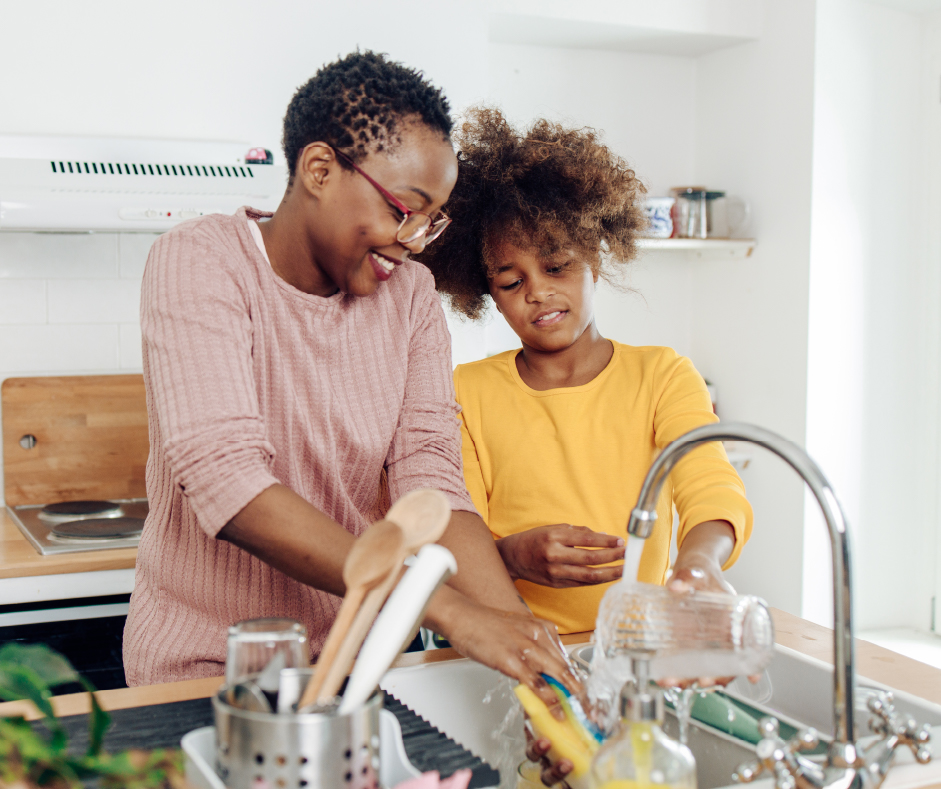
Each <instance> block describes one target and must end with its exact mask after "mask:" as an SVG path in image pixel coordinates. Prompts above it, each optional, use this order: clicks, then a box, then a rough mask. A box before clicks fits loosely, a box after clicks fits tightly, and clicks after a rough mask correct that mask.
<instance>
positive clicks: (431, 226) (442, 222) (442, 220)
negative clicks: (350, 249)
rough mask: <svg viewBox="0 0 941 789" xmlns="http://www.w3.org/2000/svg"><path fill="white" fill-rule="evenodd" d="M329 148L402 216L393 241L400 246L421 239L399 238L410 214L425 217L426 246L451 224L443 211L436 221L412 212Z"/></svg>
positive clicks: (339, 153) (341, 154)
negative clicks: (426, 220) (426, 225)
mask: <svg viewBox="0 0 941 789" xmlns="http://www.w3.org/2000/svg"><path fill="white" fill-rule="evenodd" d="M330 148H331V149H332V150H333V152H334V153H335V154H336V155H337V157H338V158H340V159H342V160H343V161H344V162H346V163H347V164H348V165H349V166H350V167H352V168H353V169H354V170H355V171H356V172H358V173H359V174H360V175H361V176H363V178H365V179H366V180H367V181H369V184H370V186H372V187H373V188H374V189H375V190H376V191H377V192H379V194H381V195H382V196H383V197H384V198H385V199H386V200H388V201H389V202H390V203H392V205H393V207H394V208H395V209H396V210H397V211H399V212H400V213H401V214H402V215H403V216H402V221H401V222H399V227H398V229H397V230H396V231H395V240H396V241H398V242H399V243H400V244H412V243H414V242H415V241H418V239H419V238H421V237H422V236H415V238H413V239H410V240H409V241H402V240H401V239H400V238H399V232H400V231H401V230H402V228H403V227H405V223H406V222H408V219H409V217H410V216H411V215H412V214H418V215H419V216H424V217H427V219H428V227H427V228H425V232H424V238H425V244H426V245H427V244H430V243H431V242H432V241H434V240H435V239H436V238H438V236H440V235H441V234H442V233H443V232H444V231H445V229H446V228H447V226H448V225H450V224H451V217H449V216H448V215H447V214H446V213H444V211H439V212H438V219H434V218H433V217H432V216H431V215H430V214H426V213H425V212H424V211H413V210H412V209H411V208H409V207H408V206H407V205H405V203H403V202H402V201H401V200H399V198H397V197H396V196H395V195H394V194H392V192H390V191H389V190H388V189H386V188H385V187H384V186H383V185H382V184H380V183H379V182H378V181H376V180H375V179H374V178H373V177H372V176H370V175H369V174H368V173H367V172H365V171H364V170H363V169H361V168H360V167H358V166H357V165H356V162H354V161H353V160H352V159H351V158H350V157H349V156H348V155H347V154H345V153H343V151H341V150H339V149H338V148H334V147H333V146H332V145H331V146H330ZM436 229H437V230H436ZM433 230H436V232H435V233H434V235H432V234H431V231H433Z"/></svg>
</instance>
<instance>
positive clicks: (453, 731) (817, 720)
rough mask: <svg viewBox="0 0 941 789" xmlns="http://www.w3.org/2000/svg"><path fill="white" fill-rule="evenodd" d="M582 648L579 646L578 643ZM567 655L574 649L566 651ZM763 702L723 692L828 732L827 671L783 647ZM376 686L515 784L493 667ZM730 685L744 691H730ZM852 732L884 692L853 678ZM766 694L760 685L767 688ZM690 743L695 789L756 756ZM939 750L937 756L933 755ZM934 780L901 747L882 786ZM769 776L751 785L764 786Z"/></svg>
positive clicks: (505, 714)
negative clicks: (854, 707) (875, 694)
mask: <svg viewBox="0 0 941 789" xmlns="http://www.w3.org/2000/svg"><path fill="white" fill-rule="evenodd" d="M582 648H584V645H582ZM571 649H572V650H575V649H579V647H572V648H571ZM768 679H770V685H771V688H770V697H768V694H767V693H766V694H765V698H766V700H764V701H763V702H761V703H759V702H757V701H754V700H752V699H750V698H749V696H750V695H752V694H751V692H750V689H749V688H748V687H747V686H743V685H741V684H736V685H734V686H733V687H732V688H731V689H730V690H728V691H727V692H728V695H729V696H731V697H733V698H736V699H739V700H741V701H743V702H744V703H745V704H747V705H749V706H751V707H753V708H755V709H757V710H759V711H760V712H763V713H766V714H769V715H775V716H777V717H778V718H779V719H780V720H781V721H782V723H790V724H792V725H794V726H796V727H802V726H813V727H814V728H816V729H817V730H818V731H819V732H820V733H821V735H822V738H823V739H826V738H827V737H828V736H829V734H830V732H832V729H833V704H832V693H833V669H832V667H831V666H830V665H829V664H827V663H824V662H822V661H819V660H815V659H814V658H810V657H807V656H805V655H802V654H800V653H799V652H796V651H794V650H792V649H788V648H787V647H782V646H776V647H775V654H774V658H773V660H772V662H771V665H770V666H769V667H768ZM381 686H382V688H383V689H384V690H386V691H387V692H388V693H390V694H391V695H393V696H395V697H396V698H397V699H399V701H401V702H402V703H403V704H405V705H406V706H408V707H410V708H411V709H412V710H413V711H414V712H416V713H418V714H419V715H421V716H422V717H423V718H425V720H427V721H428V722H429V723H431V724H432V725H434V726H436V727H437V728H438V729H440V730H441V731H443V732H444V733H445V734H447V735H448V736H450V737H451V738H453V739H454V740H456V741H457V742H459V743H460V744H461V745H463V746H464V747H465V748H467V749H468V750H470V751H472V752H473V753H474V754H476V755H477V756H479V757H481V758H482V759H484V760H485V761H486V762H488V763H489V764H491V765H492V766H493V767H495V768H497V769H498V770H500V771H501V776H503V777H502V783H501V786H503V787H515V785H516V782H515V766H516V765H517V764H518V763H519V762H520V761H521V760H522V759H523V750H524V747H525V746H524V739H523V733H522V713H521V712H520V710H519V707H518V705H517V704H516V699H515V696H514V695H513V693H512V684H511V683H510V681H509V680H507V679H506V678H504V677H502V676H501V675H500V674H498V673H497V672H495V671H493V670H492V669H488V668H486V667H485V666H482V665H480V664H479V663H475V662H473V661H470V660H451V661H442V662H440V663H428V664H424V665H421V666H414V667H408V668H400V669H394V670H392V671H390V672H388V673H387V674H386V675H385V677H384V678H383V680H382V682H381ZM735 688H739V689H741V690H742V691H744V692H740V693H737V692H736V690H735ZM857 688H858V693H857V707H858V708H857V710H856V715H855V723H856V727H857V731H858V732H859V733H860V734H862V733H865V732H868V731H869V729H868V720H869V717H870V714H869V712H868V710H867V709H866V706H865V705H866V701H867V699H868V697H869V695H870V693H867V691H870V692H874V691H878V690H891V689H890V688H888V687H886V686H885V685H882V684H880V683H878V682H873V681H870V680H868V679H865V678H862V677H860V678H859V679H858V681H857ZM766 689H767V688H766ZM893 693H894V694H895V707H896V710H897V711H898V712H899V713H900V714H901V715H902V716H906V715H910V716H912V717H914V718H915V719H916V720H917V721H918V722H919V723H929V724H932V725H941V706H939V705H937V704H933V703H931V702H928V701H925V700H924V699H920V698H917V697H915V696H912V695H911V694H908V693H904V692H902V691H895V690H893ZM665 729H666V731H667V733H669V734H671V735H672V736H676V721H675V719H674V718H672V716H671V715H668V718H667V721H666V723H665ZM689 745H690V748H691V750H692V751H693V754H694V755H695V757H696V764H697V772H698V776H697V777H698V786H699V789H715V788H716V787H725V786H728V785H730V784H731V783H732V779H731V775H732V772H733V770H735V768H736V767H737V766H738V765H739V764H741V763H742V762H746V761H751V760H753V759H754V758H755V746H754V745H751V744H750V743H747V742H744V741H741V740H738V739H735V738H733V737H731V736H729V735H727V734H725V733H724V732H720V731H718V730H716V729H714V728H712V727H710V726H707V725H706V724H702V723H700V722H698V721H695V720H694V721H691V725H690V735H689ZM937 752H939V753H941V751H937ZM939 782H941V760H938V761H934V760H933V761H932V762H931V763H929V764H927V765H920V764H917V763H916V762H915V761H914V758H913V757H912V755H911V753H910V751H909V750H908V749H907V748H900V749H899V750H898V752H897V755H896V757H895V765H894V766H893V768H892V770H891V771H890V773H889V775H888V778H887V779H886V781H885V783H884V784H883V786H884V787H886V789H912V788H913V787H919V786H927V785H929V784H937V783H939ZM771 785H772V782H771V780H770V779H765V778H764V776H762V778H761V779H759V780H757V781H755V782H754V786H756V787H762V788H765V787H769V786H771Z"/></svg>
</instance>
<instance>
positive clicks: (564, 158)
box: [419, 107, 646, 318]
mask: <svg viewBox="0 0 941 789" xmlns="http://www.w3.org/2000/svg"><path fill="white" fill-rule="evenodd" d="M456 142H457V144H458V147H459V148H460V151H459V153H458V178H457V184H456V185H455V187H454V191H453V192H451V197H450V198H449V200H448V202H447V205H445V207H444V210H445V212H446V213H447V214H448V215H449V216H450V217H451V218H452V219H453V220H454V221H453V224H452V225H451V226H450V227H448V229H447V230H446V231H445V233H444V234H443V235H442V236H441V237H440V239H438V240H436V241H435V242H434V243H433V244H431V245H429V246H428V248H427V249H426V250H425V251H424V252H422V254H421V256H420V257H419V259H420V260H421V262H422V263H424V264H425V265H426V266H428V268H429V269H431V271H432V273H433V274H434V276H435V282H436V284H437V288H438V290H439V292H441V293H444V294H446V295H447V297H448V299H449V301H450V303H451V307H452V308H453V309H454V310H456V311H457V312H460V313H463V314H464V315H466V316H467V317H469V318H479V317H480V316H481V315H482V314H483V313H484V312H485V310H486V307H487V301H486V296H488V295H489V293H490V289H489V286H488V282H487V273H488V265H489V264H491V263H492V262H493V261H492V260H491V259H490V257H491V256H490V254H489V253H490V250H491V249H492V247H493V245H494V244H495V242H496V241H498V240H501V239H508V240H513V241H516V242H519V243H522V244H531V245H535V246H536V247H538V248H539V249H540V250H541V251H542V252H544V253H546V254H550V255H551V254H554V253H555V252H557V251H558V250H560V249H564V248H575V249H577V250H579V251H580V252H582V253H583V254H584V255H585V257H586V259H587V260H588V261H589V263H590V265H591V267H592V270H593V271H595V272H596V273H597V274H599V275H601V276H610V275H611V274H613V273H614V270H613V268H612V267H614V266H618V265H623V264H626V263H627V262H629V261H630V260H631V259H632V258H633V257H634V255H635V253H636V245H635V240H636V237H637V234H638V232H639V231H640V230H641V229H642V228H643V227H644V225H645V219H644V216H643V211H642V210H641V207H640V205H639V198H640V197H641V196H642V195H643V194H644V193H645V192H646V189H645V188H644V186H643V184H642V183H641V182H640V180H639V179H638V178H637V176H636V175H635V174H634V171H633V170H632V169H631V168H630V167H628V165H627V163H626V162H625V161H624V160H623V159H621V158H620V157H619V156H617V155H616V154H614V153H612V152H611V151H610V150H609V149H608V148H607V147H605V146H604V145H603V144H602V143H601V142H600V141H599V135H598V134H597V133H596V132H595V131H594V130H593V129H587V128H585V129H566V128H565V127H563V126H561V125H559V124H556V123H551V122H549V121H547V120H538V121H536V122H535V123H533V125H532V126H531V127H530V128H529V129H527V130H526V131H525V132H524V133H522V134H521V133H518V132H517V131H516V130H515V129H514V128H513V127H512V126H510V124H509V123H508V122H507V121H506V119H504V117H503V115H502V114H501V113H500V111H499V110H496V109H492V108H488V107H475V108H473V109H471V110H470V111H469V112H468V116H467V120H466V121H465V122H464V123H463V124H462V125H461V128H460V130H459V132H458V133H457V136H456Z"/></svg>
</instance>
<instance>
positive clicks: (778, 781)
mask: <svg viewBox="0 0 941 789" xmlns="http://www.w3.org/2000/svg"><path fill="white" fill-rule="evenodd" d="M758 730H759V731H760V732H761V734H762V739H761V741H760V742H759V743H758V746H757V747H756V749H755V754H756V755H757V756H758V758H757V759H756V760H755V761H753V762H746V763H745V764H742V765H740V766H739V768H738V769H737V770H736V771H735V772H734V773H732V780H733V781H735V782H737V783H750V782H751V781H754V780H755V779H756V778H757V777H758V776H759V775H761V773H763V772H765V771H767V772H769V773H773V774H774V783H775V786H777V789H795V787H796V786H797V776H798V774H801V773H802V765H801V763H800V762H799V761H798V758H797V754H798V753H799V752H800V751H807V750H811V749H813V748H816V747H817V745H818V744H819V742H820V736H819V735H818V734H817V732H816V731H815V730H814V729H802V730H801V731H799V732H798V733H797V735H796V736H795V737H794V738H792V739H791V740H788V741H787V742H785V741H784V740H782V739H781V735H780V725H779V724H778V721H777V719H776V718H772V717H766V718H762V719H761V720H759V721H758Z"/></svg>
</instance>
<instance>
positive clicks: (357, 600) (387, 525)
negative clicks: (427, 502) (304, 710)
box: [297, 520, 405, 709]
mask: <svg viewBox="0 0 941 789" xmlns="http://www.w3.org/2000/svg"><path fill="white" fill-rule="evenodd" d="M404 544H405V535H404V533H403V531H402V529H401V527H400V526H398V524H396V523H393V522H392V521H390V520H381V521H376V523H374V524H372V526H370V527H369V528H368V529H366V531H364V532H363V533H362V534H361V535H360V537H359V538H358V539H357V540H356V542H354V543H353V547H352V548H350V552H349V554H347V557H346V561H345V562H344V563H343V583H344V584H346V595H344V597H343V604H342V605H341V606H340V610H339V611H338V612H337V618H336V620H335V621H334V622H333V627H331V628H330V633H329V634H328V635H327V640H326V641H325V642H324V645H323V649H321V650H320V657H319V658H318V659H317V665H316V667H315V669H314V675H313V676H312V677H311V678H310V682H308V683H307V687H306V688H305V690H304V695H303V696H302V697H301V700H300V701H299V702H298V704H297V706H298V709H300V708H301V707H302V706H304V705H306V704H310V703H311V702H313V701H314V700H315V699H316V698H317V695H318V692H319V691H320V688H321V686H322V685H323V683H324V680H325V679H326V678H327V674H328V672H329V669H330V667H331V665H332V664H333V662H334V660H335V659H336V656H337V652H338V651H339V649H340V646H341V645H342V644H343V640H344V639H345V638H346V635H347V633H348V632H349V629H350V626H351V625H352V624H353V622H354V620H355V617H356V612H357V611H359V609H360V606H361V605H362V604H363V600H364V599H365V598H366V595H367V593H368V592H369V591H370V590H371V589H373V588H374V587H375V586H376V585H377V584H380V583H382V582H383V581H385V579H386V578H387V577H388V576H389V575H393V576H394V575H396V573H397V572H398V568H399V566H400V565H401V563H402V560H401V558H400V557H401V555H402V550H403V547H404Z"/></svg>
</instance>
